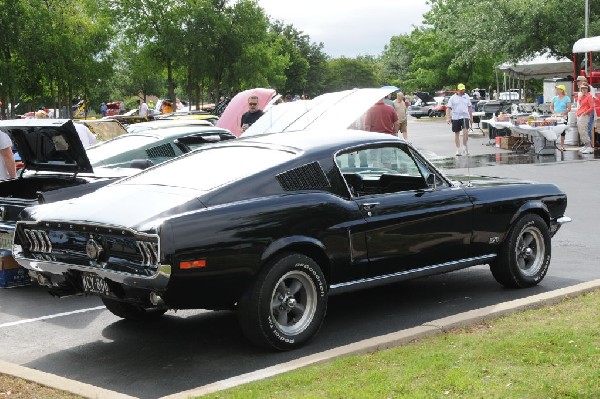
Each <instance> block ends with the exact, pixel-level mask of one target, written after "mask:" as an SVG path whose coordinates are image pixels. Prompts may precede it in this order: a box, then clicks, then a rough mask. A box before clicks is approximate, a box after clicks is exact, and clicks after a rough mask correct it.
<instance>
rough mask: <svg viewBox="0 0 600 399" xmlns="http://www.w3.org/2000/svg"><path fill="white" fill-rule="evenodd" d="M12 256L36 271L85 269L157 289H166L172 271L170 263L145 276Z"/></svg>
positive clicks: (50, 271)
mask: <svg viewBox="0 0 600 399" xmlns="http://www.w3.org/2000/svg"><path fill="white" fill-rule="evenodd" d="M14 257H15V259H17V260H18V262H19V264H20V265H21V266H23V267H25V268H26V269H29V270H32V271H34V272H36V273H41V274H45V273H50V274H55V275H61V274H64V273H67V272H68V271H69V270H78V271H85V272H91V273H94V274H96V275H98V276H100V277H103V278H107V279H109V280H112V281H114V282H117V283H120V284H124V285H127V286H130V287H135V288H141V289H148V290H159V291H160V290H166V288H167V285H168V283H169V279H170V277H171V271H172V268H171V265H158V270H157V272H156V273H155V274H154V275H152V276H149V277H146V276H140V275H137V274H131V273H123V272H116V271H113V270H106V269H101V268H98V267H91V266H89V267H88V266H79V265H72V264H66V263H60V262H53V261H51V260H48V261H41V260H32V259H29V258H23V257H21V256H20V255H19V254H15V256H14Z"/></svg>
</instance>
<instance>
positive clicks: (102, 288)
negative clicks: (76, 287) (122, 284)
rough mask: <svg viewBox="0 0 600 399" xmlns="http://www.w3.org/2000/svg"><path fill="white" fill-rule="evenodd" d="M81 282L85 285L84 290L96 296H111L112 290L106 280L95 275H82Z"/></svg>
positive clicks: (84, 273)
mask: <svg viewBox="0 0 600 399" xmlns="http://www.w3.org/2000/svg"><path fill="white" fill-rule="evenodd" d="M81 281H82V283H83V290H84V291H85V292H87V293H90V294H96V295H106V296H108V295H110V288H109V287H108V284H107V283H106V280H105V279H103V278H102V277H100V276H98V275H96V274H94V273H86V272H83V273H81Z"/></svg>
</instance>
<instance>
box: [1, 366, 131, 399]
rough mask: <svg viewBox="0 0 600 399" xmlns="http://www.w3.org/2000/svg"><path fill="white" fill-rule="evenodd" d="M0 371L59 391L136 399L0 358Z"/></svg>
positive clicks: (97, 398) (109, 398)
mask: <svg viewBox="0 0 600 399" xmlns="http://www.w3.org/2000/svg"><path fill="white" fill-rule="evenodd" d="M0 373H2V374H6V375H11V376H13V377H18V378H22V379H24V380H27V381H31V382H35V383H36V384H40V385H44V386H46V387H50V388H54V389H59V390H61V391H65V392H69V393H73V394H75V395H79V396H83V397H86V398H93V399H136V398H134V397H133V396H129V395H124V394H122V393H118V392H114V391H110V390H108V389H104V388H99V387H96V386H93V385H90V384H85V383H83V382H79V381H75V380H70V379H68V378H65V377H60V376H58V375H54V374H50V373H46V372H44V371H40V370H35V369H30V368H28V367H23V366H19V365H17V364H12V363H8V362H5V361H3V360H0Z"/></svg>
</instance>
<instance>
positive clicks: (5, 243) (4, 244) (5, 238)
mask: <svg viewBox="0 0 600 399" xmlns="http://www.w3.org/2000/svg"><path fill="white" fill-rule="evenodd" d="M13 237H14V233H0V249H7V250H9V251H12V245H13Z"/></svg>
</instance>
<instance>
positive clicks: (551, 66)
mask: <svg viewBox="0 0 600 399" xmlns="http://www.w3.org/2000/svg"><path fill="white" fill-rule="evenodd" d="M498 69H499V70H500V71H502V72H504V73H506V74H509V75H512V76H513V77H515V78H517V79H520V80H529V79H546V78H564V77H567V76H569V75H572V74H573V61H571V60H570V59H568V58H556V57H553V56H551V55H550V54H549V53H544V54H538V55H536V56H534V57H532V58H530V59H524V60H521V61H519V62H518V63H516V64H509V63H505V64H502V65H500V66H499V67H498Z"/></svg>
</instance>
